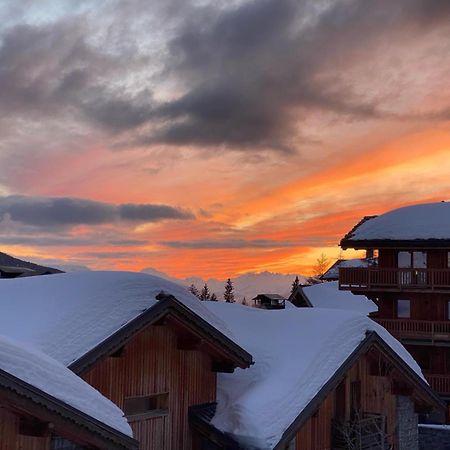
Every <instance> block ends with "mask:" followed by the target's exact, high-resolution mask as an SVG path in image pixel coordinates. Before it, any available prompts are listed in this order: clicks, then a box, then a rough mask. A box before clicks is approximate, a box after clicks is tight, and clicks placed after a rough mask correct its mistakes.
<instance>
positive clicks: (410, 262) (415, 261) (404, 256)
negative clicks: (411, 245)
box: [397, 251, 427, 269]
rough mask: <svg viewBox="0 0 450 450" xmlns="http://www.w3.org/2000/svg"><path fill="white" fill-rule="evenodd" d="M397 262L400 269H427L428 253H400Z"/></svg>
mask: <svg viewBox="0 0 450 450" xmlns="http://www.w3.org/2000/svg"><path fill="white" fill-rule="evenodd" d="M397 261H398V267H399V268H400V269H411V268H414V269H426V268H427V252H422V251H413V252H398V257H397Z"/></svg>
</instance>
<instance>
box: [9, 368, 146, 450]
mask: <svg viewBox="0 0 450 450" xmlns="http://www.w3.org/2000/svg"><path fill="white" fill-rule="evenodd" d="M0 404H2V405H3V406H5V407H6V408H7V409H9V410H11V411H13V412H14V413H16V414H18V415H21V414H23V415H27V416H32V417H35V418H37V419H38V420H39V421H41V422H44V423H45V422H46V423H48V424H51V425H52V428H51V430H52V432H55V433H58V434H60V435H61V436H62V437H65V438H67V439H72V440H74V441H75V442H78V443H79V442H82V443H83V444H84V445H89V446H92V447H93V448H99V449H104V450H137V449H138V448H139V443H138V442H137V441H136V440H135V439H133V438H132V437H130V436H127V435H125V434H123V433H121V432H120V431H118V430H115V429H114V428H111V427H109V426H108V425H106V424H104V423H103V422H100V421H99V420H97V419H95V418H93V417H91V416H88V415H87V414H85V413H83V412H82V411H79V410H78V409H76V408H74V407H72V406H70V405H68V404H67V403H64V402H62V401H61V400H58V399H57V398H55V397H53V396H51V395H49V394H47V393H46V392H43V391H41V390H40V389H38V388H36V387H34V386H32V385H30V384H28V383H26V382H24V381H23V380H21V379H19V378H17V377H15V376H14V375H11V374H10V373H8V372H5V371H3V370H1V369H0Z"/></svg>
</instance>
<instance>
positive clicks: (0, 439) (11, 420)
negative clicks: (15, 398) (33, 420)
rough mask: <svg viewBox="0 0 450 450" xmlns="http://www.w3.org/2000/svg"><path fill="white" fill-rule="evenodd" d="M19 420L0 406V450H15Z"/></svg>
mask: <svg viewBox="0 0 450 450" xmlns="http://www.w3.org/2000/svg"><path fill="white" fill-rule="evenodd" d="M18 435H19V418H18V417H17V416H16V415H14V414H12V413H11V412H9V411H8V410H7V409H5V408H2V407H1V406H0V450H15V449H17V439H18Z"/></svg>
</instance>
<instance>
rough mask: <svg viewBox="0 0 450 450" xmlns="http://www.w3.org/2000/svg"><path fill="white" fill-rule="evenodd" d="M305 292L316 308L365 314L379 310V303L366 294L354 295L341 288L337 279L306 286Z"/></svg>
mask: <svg viewBox="0 0 450 450" xmlns="http://www.w3.org/2000/svg"><path fill="white" fill-rule="evenodd" d="M302 290H303V294H304V295H305V296H306V297H307V298H308V301H309V302H310V303H311V305H312V306H313V307H315V308H328V309H346V310H350V311H358V312H361V313H364V314H366V315H367V314H369V313H371V312H375V311H378V307H377V305H375V303H374V302H373V301H372V300H369V299H368V298H367V297H366V296H365V295H354V294H352V293H351V292H350V291H341V290H339V283H338V282H337V281H326V282H324V283H319V284H314V285H312V286H305V287H303V288H302Z"/></svg>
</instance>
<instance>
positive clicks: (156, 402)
mask: <svg viewBox="0 0 450 450" xmlns="http://www.w3.org/2000/svg"><path fill="white" fill-rule="evenodd" d="M168 400H169V394H168V393H167V392H166V393H164V394H153V395H148V396H144V397H128V398H126V399H125V401H124V403H123V412H124V413H125V415H126V416H127V418H128V419H136V420H138V419H143V418H147V417H154V416H164V415H166V414H167V413H168Z"/></svg>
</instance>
